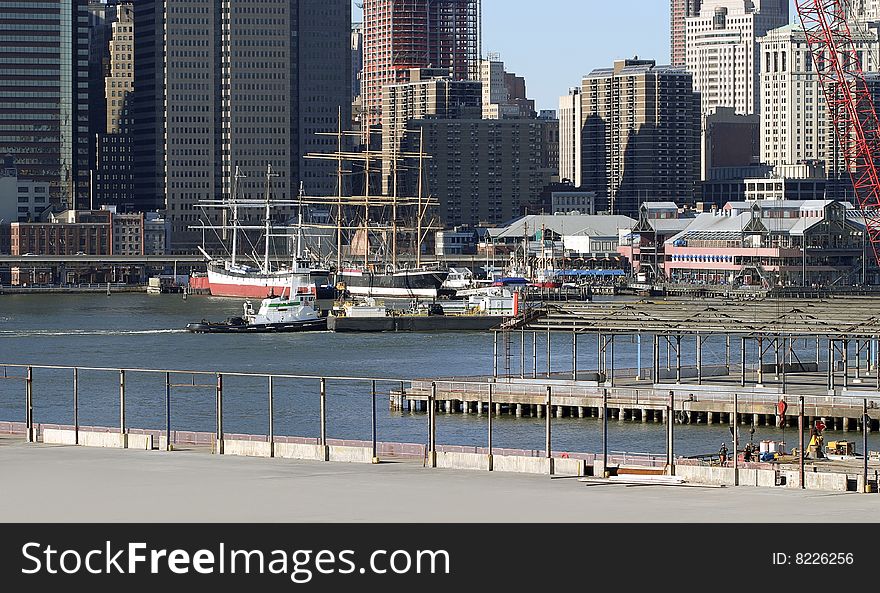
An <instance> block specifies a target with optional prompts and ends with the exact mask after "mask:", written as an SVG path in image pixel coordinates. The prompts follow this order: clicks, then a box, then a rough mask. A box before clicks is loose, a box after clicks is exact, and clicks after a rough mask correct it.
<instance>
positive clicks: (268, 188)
mask: <svg viewBox="0 0 880 593" xmlns="http://www.w3.org/2000/svg"><path fill="white" fill-rule="evenodd" d="M277 176H278V174H277V173H272V164H271V163H269V165H268V169H267V171H266V251H265V254H264V255H263V272H264V273H266V274H268V273H269V242H270V241H271V237H270V233H271V232H272V226H271V225H272V222H271V220H270V208H271V205H270V203H269V198H270V196H271V194H272V178H273V177H277Z"/></svg>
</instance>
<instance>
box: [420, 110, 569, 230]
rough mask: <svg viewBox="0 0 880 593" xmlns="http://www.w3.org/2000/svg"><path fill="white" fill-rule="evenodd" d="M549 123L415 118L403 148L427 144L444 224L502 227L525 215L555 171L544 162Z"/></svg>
mask: <svg viewBox="0 0 880 593" xmlns="http://www.w3.org/2000/svg"><path fill="white" fill-rule="evenodd" d="M551 121H552V120H551ZM545 125H548V122H546V121H544V120H540V119H531V118H507V119H482V118H477V119H458V118H456V119H444V118H428V119H421V120H413V121H412V122H411V123H410V126H409V127H410V128H411V129H412V130H413V131H411V132H407V133H406V136H405V139H404V142H403V147H404V149H405V150H407V151H417V150H418V148H419V144H420V141H421V142H423V143H424V148H425V154H426V155H427V156H428V157H429V158H428V159H426V161H425V163H424V165H425V188H426V189H425V193H426V194H428V193H429V194H431V195H434V196H437V198H438V199H439V217H440V221H441V223H442V224H443V225H445V226H446V227H454V226H460V225H468V226H480V225H487V224H488V225H498V224H502V223H504V222H506V221H508V220H510V219H512V218H515V217H518V216H520V215H521V214H522V213H523V211H524V208H525V207H526V206H527V205H528V204H529V202H530V201H531V200H532V199H534V198H535V197H536V196H539V195H540V194H541V191H542V190H543V189H544V187H545V186H547V185H548V184H549V183H550V181H551V179H552V177H553V175H555V173H556V171H555V170H552V169H550V168H548V167H544V166H543V165H544V155H545V154H546V153H547V150H546V148H545V146H544V142H545V141H546V138H547V135H546V134H545V131H544V126H545ZM420 130H423V132H422V133H423V134H424V137H423V138H420ZM410 170H411V171H414V170H415V167H412V166H411V167H410ZM412 183H413V179H412V177H411V179H410V184H412ZM411 187H412V185H411Z"/></svg>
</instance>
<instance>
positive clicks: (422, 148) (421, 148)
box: [416, 127, 425, 269]
mask: <svg viewBox="0 0 880 593" xmlns="http://www.w3.org/2000/svg"><path fill="white" fill-rule="evenodd" d="M424 159H425V128H423V127H419V190H418V212H416V215H417V216H416V218H417V219H418V229H417V231H416V269H419V268H421V267H422V177H423V173H422V163H423V162H424Z"/></svg>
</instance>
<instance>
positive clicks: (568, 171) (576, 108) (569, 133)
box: [559, 87, 584, 186]
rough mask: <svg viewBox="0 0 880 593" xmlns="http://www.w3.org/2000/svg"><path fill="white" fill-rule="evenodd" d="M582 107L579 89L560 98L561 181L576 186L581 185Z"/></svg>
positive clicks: (572, 90)
mask: <svg viewBox="0 0 880 593" xmlns="http://www.w3.org/2000/svg"><path fill="white" fill-rule="evenodd" d="M582 107H583V102H582V100H581V89H580V88H578V87H575V88H572V89H569V91H568V95H565V96H564V97H560V98H559V181H560V182H563V183H565V182H566V181H568V182H570V183H572V184H574V185H575V186H580V184H581V165H582V158H583V156H582V151H581V148H582V146H583V144H582V142H581V134H582V133H583V127H584V121H583V117H582V115H581V114H582Z"/></svg>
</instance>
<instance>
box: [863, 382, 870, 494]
mask: <svg viewBox="0 0 880 593" xmlns="http://www.w3.org/2000/svg"><path fill="white" fill-rule="evenodd" d="M870 422H871V418H870V417H869V416H868V400H867V398H866V399H864V400H862V476H863V480H864V481H863V482H862V483H863V484H864V485H865V487H864V491H865V492H866V493H867V492H870V489H869V488H868V424H870Z"/></svg>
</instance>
